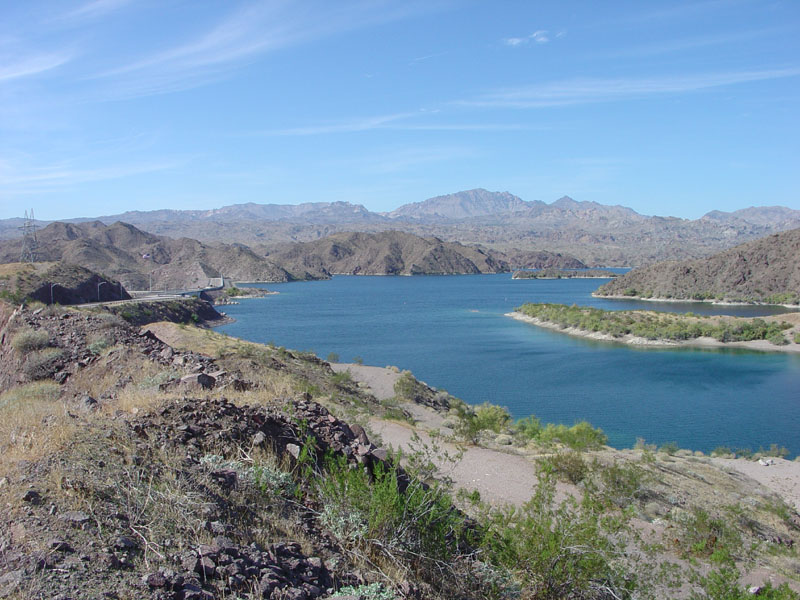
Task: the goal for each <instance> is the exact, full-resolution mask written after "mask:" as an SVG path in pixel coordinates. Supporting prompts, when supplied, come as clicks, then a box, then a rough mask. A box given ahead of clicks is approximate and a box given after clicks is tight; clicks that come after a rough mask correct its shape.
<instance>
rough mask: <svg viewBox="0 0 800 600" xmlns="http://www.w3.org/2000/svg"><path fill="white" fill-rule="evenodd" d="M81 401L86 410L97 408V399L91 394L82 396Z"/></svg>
mask: <svg viewBox="0 0 800 600" xmlns="http://www.w3.org/2000/svg"><path fill="white" fill-rule="evenodd" d="M80 402H81V406H82V407H83V408H84V409H86V410H97V400H95V399H94V398H92V397H91V396H88V395H87V396H82V397H81V400H80Z"/></svg>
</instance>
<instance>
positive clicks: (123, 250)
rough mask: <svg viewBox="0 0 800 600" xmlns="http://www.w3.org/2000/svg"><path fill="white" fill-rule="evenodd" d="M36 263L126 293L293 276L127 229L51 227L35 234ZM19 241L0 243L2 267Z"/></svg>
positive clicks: (236, 252)
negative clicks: (60, 265) (115, 284)
mask: <svg viewBox="0 0 800 600" xmlns="http://www.w3.org/2000/svg"><path fill="white" fill-rule="evenodd" d="M37 238H38V241H39V249H38V254H39V259H40V260H45V261H62V262H66V263H71V264H77V265H81V266H84V267H86V268H88V269H90V270H92V271H97V272H99V273H106V274H108V275H110V276H114V277H115V278H117V279H119V280H120V281H122V284H123V286H125V287H126V288H128V289H148V287H152V288H153V289H180V288H195V287H205V286H207V285H208V283H209V279H213V278H218V277H222V276H224V277H228V278H230V279H234V280H240V281H289V280H290V279H293V276H292V275H291V274H289V273H288V272H287V271H285V270H284V269H282V268H281V267H279V266H278V265H276V264H274V263H273V262H271V261H269V260H267V259H266V258H264V257H263V256H259V255H257V254H256V253H255V252H253V251H252V250H250V249H249V248H247V247H246V246H242V245H240V244H204V243H202V242H199V241H197V240H193V239H189V238H181V239H171V238H168V237H164V236H157V235H153V234H151V233H146V232H144V231H142V230H140V229H138V228H137V227H135V226H133V225H131V224H129V223H122V222H116V223H114V224H112V225H105V224H103V223H102V222H100V221H92V222H89V223H78V224H76V223H60V222H56V223H51V224H50V225H48V226H47V227H45V228H44V229H42V230H41V231H39V232H38V234H37ZM20 247H21V240H13V241H6V242H4V243H2V244H0V262H13V261H14V260H17V259H18V258H17V257H18V256H19V253H20Z"/></svg>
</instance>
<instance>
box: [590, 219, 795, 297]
mask: <svg viewBox="0 0 800 600" xmlns="http://www.w3.org/2000/svg"><path fill="white" fill-rule="evenodd" d="M595 294H596V295H598V296H631V297H645V298H676V299H696V300H718V301H745V302H767V303H778V304H787V303H790V304H798V303H800V229H794V230H791V231H786V232H783V233H778V234H774V235H770V236H767V237H765V238H762V239H759V240H756V241H753V242H748V243H746V244H742V245H739V246H736V247H735V248H731V249H730V250H726V251H724V252H720V253H718V254H715V255H713V256H710V257H709V258H706V259H700V260H691V261H682V262H663V263H658V264H655V265H652V266H649V267H644V268H641V269H635V270H633V271H630V272H629V273H626V274H625V275H623V276H622V277H619V278H617V279H616V280H614V281H611V282H609V283H607V284H605V285H603V286H601V287H600V288H599V289H598V290H597V291H596V292H595Z"/></svg>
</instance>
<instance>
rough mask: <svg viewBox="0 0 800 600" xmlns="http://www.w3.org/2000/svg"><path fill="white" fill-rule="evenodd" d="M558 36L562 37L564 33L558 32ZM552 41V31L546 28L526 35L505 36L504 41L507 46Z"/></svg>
mask: <svg viewBox="0 0 800 600" xmlns="http://www.w3.org/2000/svg"><path fill="white" fill-rule="evenodd" d="M556 37H562V34H556ZM549 41H550V33H549V32H548V31H547V30H546V29H539V30H537V31H534V32H533V33H532V34H530V35H528V36H526V37H512V38H505V39H504V40H503V43H504V44H505V45H506V46H512V47H516V46H527V45H528V44H530V43H534V44H546V43H547V42H549Z"/></svg>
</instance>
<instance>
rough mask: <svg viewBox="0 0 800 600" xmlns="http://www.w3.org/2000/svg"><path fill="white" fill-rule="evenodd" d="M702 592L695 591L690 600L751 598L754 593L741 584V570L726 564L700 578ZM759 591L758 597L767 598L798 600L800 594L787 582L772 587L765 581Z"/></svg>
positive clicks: (768, 599)
mask: <svg viewBox="0 0 800 600" xmlns="http://www.w3.org/2000/svg"><path fill="white" fill-rule="evenodd" d="M700 587H701V590H702V591H701V592H700V593H693V594H692V595H691V596H690V600H751V598H753V594H751V593H750V592H749V591H748V589H747V588H746V587H744V586H741V585H739V571H737V570H736V568H734V567H732V566H725V567H721V568H720V569H717V570H715V571H711V572H710V573H709V574H708V575H707V576H705V577H701V578H700ZM760 587H761V589H760V590H759V591H758V594H757V595H758V598H764V599H766V600H798V598H800V595H799V594H797V592H794V591H792V590H791V589H790V588H789V586H788V585H787V584H785V583H784V584H783V585H780V586H778V587H772V584H771V583H769V582H765V583H764V585H763V586H760Z"/></svg>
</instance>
